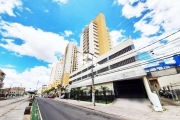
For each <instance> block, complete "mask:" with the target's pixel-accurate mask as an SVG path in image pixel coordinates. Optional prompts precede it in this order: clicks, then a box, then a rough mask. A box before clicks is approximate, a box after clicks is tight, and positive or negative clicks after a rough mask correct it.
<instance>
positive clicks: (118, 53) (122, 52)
mask: <svg viewBox="0 0 180 120" xmlns="http://www.w3.org/2000/svg"><path fill="white" fill-rule="evenodd" d="M132 48H133V47H132V45H130V46H128V47H126V48H124V49H122V50H120V51H118V52H116V53H114V54H113V55H111V56H109V60H111V59H113V58H116V57H118V56H120V55H122V54H124V53H126V52H129V51H130V50H132Z"/></svg>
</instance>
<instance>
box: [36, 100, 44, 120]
mask: <svg viewBox="0 0 180 120" xmlns="http://www.w3.org/2000/svg"><path fill="white" fill-rule="evenodd" d="M37 107H38V111H39V115H40V120H43V118H42V115H41V111H40V109H39V105H38V101H37Z"/></svg>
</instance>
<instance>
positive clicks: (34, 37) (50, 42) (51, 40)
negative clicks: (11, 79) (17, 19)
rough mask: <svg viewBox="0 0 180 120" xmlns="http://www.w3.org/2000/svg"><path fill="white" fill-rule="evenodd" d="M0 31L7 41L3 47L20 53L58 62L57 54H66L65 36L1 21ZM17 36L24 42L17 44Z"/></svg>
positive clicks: (66, 42) (50, 61)
mask: <svg viewBox="0 0 180 120" xmlns="http://www.w3.org/2000/svg"><path fill="white" fill-rule="evenodd" d="M2 29H3V31H2ZM0 33H1V34H2V36H3V38H4V39H3V40H5V41H6V44H3V43H1V44H0V46H1V47H3V48H5V49H7V50H10V51H13V52H15V53H18V54H19V55H27V56H32V57H36V58H37V59H39V60H44V61H46V62H49V63H54V62H57V61H58V59H57V56H56V54H57V53H60V54H64V50H65V47H66V45H67V44H68V41H67V40H65V39H64V37H63V36H60V35H58V34H55V33H52V32H45V31H43V30H41V29H35V28H33V27H31V26H23V25H22V24H19V23H9V22H5V21H0ZM7 38H11V39H7ZM15 38H18V39H21V40H22V41H23V43H22V44H21V45H17V44H16V41H15Z"/></svg>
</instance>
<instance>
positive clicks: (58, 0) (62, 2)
mask: <svg viewBox="0 0 180 120" xmlns="http://www.w3.org/2000/svg"><path fill="white" fill-rule="evenodd" d="M53 2H57V3H58V4H66V3H67V2H68V0H53Z"/></svg>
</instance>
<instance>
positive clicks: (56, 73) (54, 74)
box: [48, 56, 64, 89]
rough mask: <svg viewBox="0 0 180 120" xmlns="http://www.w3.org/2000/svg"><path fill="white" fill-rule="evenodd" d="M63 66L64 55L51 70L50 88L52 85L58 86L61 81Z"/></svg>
mask: <svg viewBox="0 0 180 120" xmlns="http://www.w3.org/2000/svg"><path fill="white" fill-rule="evenodd" d="M63 67H64V56H63V57H61V59H60V61H59V62H58V63H57V64H56V66H55V67H53V68H52V70H51V76H50V80H49V85H48V89H51V88H52V87H55V88H56V87H57V84H59V83H61V79H62V75H63Z"/></svg>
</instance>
